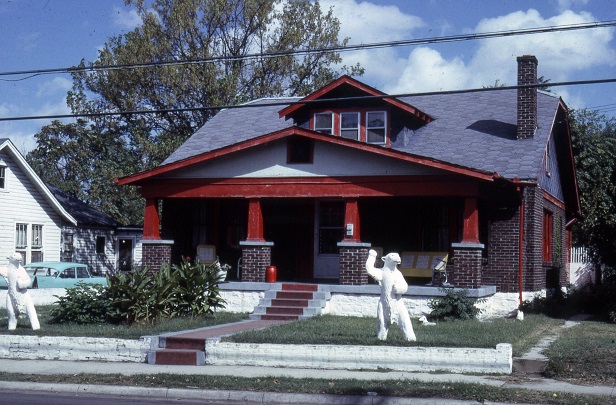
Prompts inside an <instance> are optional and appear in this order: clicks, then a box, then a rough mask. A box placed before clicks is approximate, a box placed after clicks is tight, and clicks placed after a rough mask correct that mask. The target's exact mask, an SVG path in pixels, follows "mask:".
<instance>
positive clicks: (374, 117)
mask: <svg viewBox="0 0 616 405" xmlns="http://www.w3.org/2000/svg"><path fill="white" fill-rule="evenodd" d="M311 127H312V129H314V130H315V131H318V132H322V133H324V134H329V135H335V136H340V137H343V138H347V139H354V140H357V141H362V142H366V143H372V144H377V145H386V144H387V135H388V134H387V132H388V131H387V111H380V110H377V111H372V110H360V111H349V110H345V111H323V112H316V113H314V115H313V120H312V125H311Z"/></svg>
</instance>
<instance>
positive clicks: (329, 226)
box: [314, 200, 345, 278]
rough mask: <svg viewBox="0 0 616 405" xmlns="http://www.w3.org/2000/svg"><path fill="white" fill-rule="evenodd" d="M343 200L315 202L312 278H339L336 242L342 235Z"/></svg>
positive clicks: (338, 258)
mask: <svg viewBox="0 0 616 405" xmlns="http://www.w3.org/2000/svg"><path fill="white" fill-rule="evenodd" d="M344 210H345V206H344V201H341V200H331V201H330V200H325V201H318V202H317V203H316V204H315V219H316V220H315V221H314V222H315V232H314V238H315V239H314V278H339V276H340V255H339V254H338V242H340V241H342V238H343V237H344V234H343V232H344Z"/></svg>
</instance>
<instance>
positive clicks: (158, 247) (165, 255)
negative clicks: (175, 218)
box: [141, 243, 171, 271]
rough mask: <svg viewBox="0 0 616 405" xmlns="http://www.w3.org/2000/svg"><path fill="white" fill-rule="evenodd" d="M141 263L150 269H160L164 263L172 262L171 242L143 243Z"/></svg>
mask: <svg viewBox="0 0 616 405" xmlns="http://www.w3.org/2000/svg"><path fill="white" fill-rule="evenodd" d="M141 254H142V258H141V263H142V265H143V267H147V268H148V269H150V270H155V271H157V270H160V268H161V267H162V265H163V264H170V263H171V245H170V244H152V243H143V245H142V248H141Z"/></svg>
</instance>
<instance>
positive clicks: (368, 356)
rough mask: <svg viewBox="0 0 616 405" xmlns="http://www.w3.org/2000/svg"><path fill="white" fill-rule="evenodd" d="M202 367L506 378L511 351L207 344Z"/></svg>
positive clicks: (504, 346)
mask: <svg viewBox="0 0 616 405" xmlns="http://www.w3.org/2000/svg"><path fill="white" fill-rule="evenodd" d="M205 352H206V354H205V365H206V366H207V365H208V364H210V365H225V366H266V367H299V368H318V369H319V368H325V369H336V370H342V369H343V370H359V369H361V370H379V369H384V368H386V369H391V370H395V371H410V372H434V371H447V372H454V373H487V374H510V373H511V371H512V365H513V363H512V349H511V345H510V344H508V343H502V344H499V345H497V346H496V349H475V348H444V347H395V346H334V345H281V344H253V343H230V342H220V339H218V338H212V339H208V340H207V341H206V344H205Z"/></svg>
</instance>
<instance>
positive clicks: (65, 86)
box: [36, 77, 73, 97]
mask: <svg viewBox="0 0 616 405" xmlns="http://www.w3.org/2000/svg"><path fill="white" fill-rule="evenodd" d="M72 86H73V82H72V81H70V80H68V79H66V78H64V77H54V78H53V79H51V80H49V81H46V82H44V83H42V84H40V85H39V86H38V88H37V91H36V96H37V97H49V96H50V95H52V94H57V93H59V92H62V93H64V94H66V92H67V91H68V90H69V89H70V88H71V87H72Z"/></svg>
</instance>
